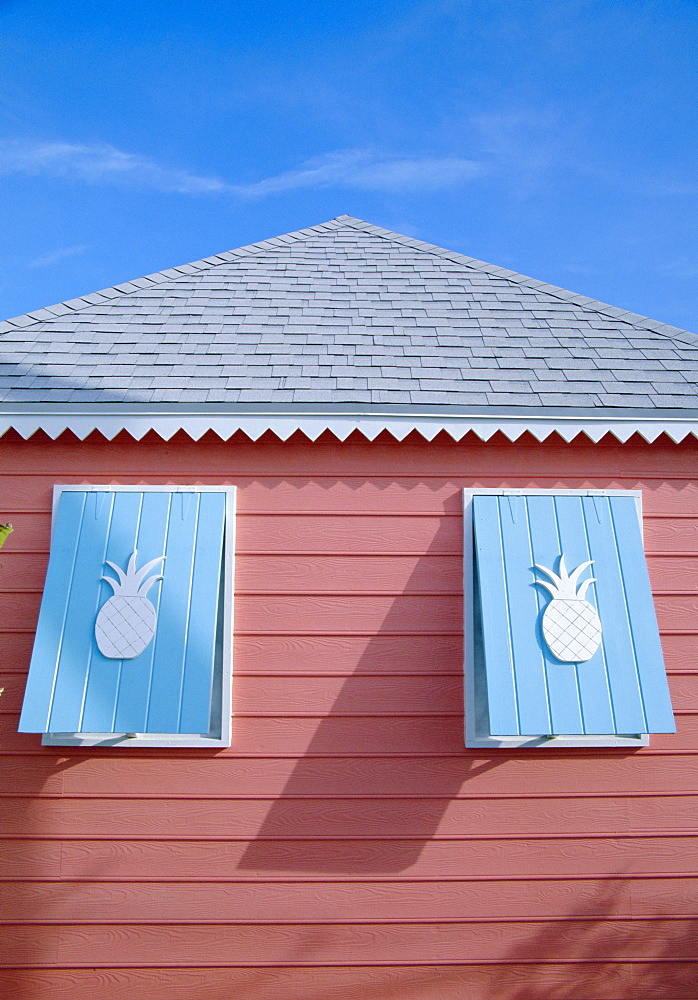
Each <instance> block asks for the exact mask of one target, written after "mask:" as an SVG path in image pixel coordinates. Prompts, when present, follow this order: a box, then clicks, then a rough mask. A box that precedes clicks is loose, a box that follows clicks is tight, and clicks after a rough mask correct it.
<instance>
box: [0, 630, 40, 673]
mask: <svg viewBox="0 0 698 1000" xmlns="http://www.w3.org/2000/svg"><path fill="white" fill-rule="evenodd" d="M33 645H34V632H33V631H28V632H24V633H21V632H6V631H4V630H3V631H2V632H0V664H1V665H2V670H3V671H6V672H9V671H17V672H18V673H22V674H24V675H26V673H27V671H28V670H29V661H30V660H31V655H32V647H33Z"/></svg>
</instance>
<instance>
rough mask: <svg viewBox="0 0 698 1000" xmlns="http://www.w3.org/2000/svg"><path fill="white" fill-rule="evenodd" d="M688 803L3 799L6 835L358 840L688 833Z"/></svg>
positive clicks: (1, 823)
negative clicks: (163, 834) (145, 806)
mask: <svg viewBox="0 0 698 1000" xmlns="http://www.w3.org/2000/svg"><path fill="white" fill-rule="evenodd" d="M696 807H697V799H696V797H695V796H681V797H672V796H670V795H667V796H655V797H650V798H647V797H636V798H633V796H630V795H626V796H622V797H620V796H619V797H617V798H616V797H609V798H600V799H597V800H596V801H593V802H591V801H589V800H587V799H576V798H561V797H558V798H550V799H541V800H537V801H536V806H535V809H532V808H531V805H530V802H528V801H527V800H525V799H523V800H521V799H504V800H502V799H494V798H493V799H469V800H467V801H466V800H462V799H456V800H449V799H433V798H432V799H426V798H405V799H377V800H376V799H370V798H367V799H358V800H357V799H348V800H346V799H337V798H335V799H278V800H277V801H275V802H274V803H273V804H270V802H269V800H267V799H246V800H242V801H240V800H222V799H196V800H194V799H188V800H187V806H186V809H183V808H182V805H181V801H180V800H178V799H175V800H172V799H153V800H151V802H150V803H149V804H148V809H147V810H146V809H143V806H142V803H140V802H138V801H134V800H132V799H103V800H100V799H77V798H73V799H70V798H67V797H66V798H65V799H62V800H55V799H36V800H31V799H22V798H15V799H12V798H10V797H7V798H4V799H2V800H0V829H2V830H3V831H4V833H5V834H6V835H8V836H11V837H15V836H21V835H22V834H23V833H31V834H32V835H33V836H44V837H45V836H48V835H53V836H57V837H85V836H91V837H138V836H146V837H153V836H157V835H158V833H159V832H161V831H162V830H163V829H165V828H166V829H167V832H168V835H169V836H171V837H176V838H180V837H181V838H188V837H202V838H203V837H213V838H224V839H225V838H230V839H233V838H238V839H244V840H248V839H253V838H261V839H273V840H279V839H284V840H286V839H292V838H299V839H305V838H308V837H311V838H318V839H321V838H323V837H328V838H333V837H337V838H341V839H354V838H358V839H361V838H363V837H371V838H376V837H410V838H416V839H429V838H431V837H435V838H438V837H446V838H453V837H476V836H497V835H498V836H515V837H523V836H532V837H543V836H547V835H551V834H553V835H569V833H570V831H571V830H574V831H575V833H576V834H577V835H578V836H585V835H593V834H603V835H610V834H617V835H621V836H622V835H624V834H632V833H640V832H643V831H645V832H652V833H667V834H669V833H673V832H686V833H688V832H690V831H691V830H693V829H695V818H696Z"/></svg>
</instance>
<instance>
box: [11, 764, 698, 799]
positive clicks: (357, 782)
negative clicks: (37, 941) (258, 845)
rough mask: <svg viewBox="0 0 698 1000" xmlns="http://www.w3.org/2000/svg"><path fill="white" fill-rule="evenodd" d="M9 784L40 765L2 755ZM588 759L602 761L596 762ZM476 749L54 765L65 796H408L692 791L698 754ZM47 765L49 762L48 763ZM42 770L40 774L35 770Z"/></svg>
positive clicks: (697, 772)
mask: <svg viewBox="0 0 698 1000" xmlns="http://www.w3.org/2000/svg"><path fill="white" fill-rule="evenodd" d="M6 764H7V765H8V767H9V770H8V776H7V788H8V790H10V789H11V788H12V787H13V785H14V787H15V789H16V788H17V784H16V783H17V782H18V781H23V780H26V778H28V777H29V776H30V774H32V773H34V772H33V768H36V767H37V765H36V763H34V758H32V757H18V758H8V759H7V761H6ZM592 764H598V765H599V766H597V767H594V766H591V765H592ZM491 765H492V759H491V757H488V756H486V755H484V754H483V755H478V754H477V753H471V754H465V753H463V754H462V755H461V756H455V757H446V758H429V757H427V758H419V757H409V758H396V757H382V758H381V757H373V758H366V757H357V758H354V759H352V758H332V757H316V758H309V759H303V758H299V759H298V760H284V759H281V760H275V759H269V758H265V759H263V760H255V759H242V760H239V759H237V758H235V757H218V758H216V759H215V760H214V761H203V760H191V759H188V758H187V757H186V756H184V755H183V754H180V755H179V756H178V758H177V760H176V765H175V764H173V761H172V758H171V757H166V756H164V757H162V758H158V759H153V758H152V757H149V758H147V759H142V758H141V759H138V758H136V759H128V760H124V759H123V757H122V758H121V759H114V757H113V756H111V757H108V756H102V757H99V758H93V759H90V758H87V759H83V760H80V761H79V762H78V761H76V762H75V763H74V766H72V767H65V766H64V764H51V765H50V766H51V767H53V768H60V769H61V774H62V781H63V785H62V787H63V789H64V791H65V794H66V795H71V796H73V795H75V796H85V797H90V796H99V795H103V796H106V797H111V796H119V795H121V796H124V795H132V796H134V797H138V796H142V797H143V798H145V799H150V798H161V797H167V796H168V795H169V796H177V795H181V796H188V795H192V796H194V797H197V796H207V795H211V796H222V797H236V798H237V797H241V796H245V795H251V794H255V795H258V796H270V797H276V796H280V795H285V796H289V795H297V796H304V795H308V796H321V797H334V796H340V797H341V796H349V795H373V796H386V797H388V798H393V797H396V796H405V795H427V796H435V797H438V796H451V797H463V798H468V797H469V796H477V795H491V796H495V795H512V796H521V795H529V796H530V795H544V796H545V795H550V794H551V792H552V791H553V790H554V792H555V794H557V795H563V794H569V795H573V794H579V795H594V794H597V795H600V794H603V795H618V794H623V793H626V794H632V793H636V794H642V793H645V794H650V793H654V794H662V793H664V794H667V793H670V792H672V791H677V792H679V791H681V792H696V793H698V755H696V757H695V758H689V759H686V758H685V757H675V758H673V759H671V758H670V759H666V758H662V757H657V756H655V757H652V756H649V755H646V754H636V755H634V756H632V755H627V756H622V757H611V758H606V759H604V758H603V757H596V758H591V759H590V758H589V757H588V756H586V755H585V756H584V757H583V758H581V759H580V758H577V757H574V756H567V757H564V756H562V755H558V756H557V757H555V758H552V759H550V760H547V759H546V758H543V759H541V757H540V756H539V755H537V756H534V757H533V758H531V757H530V756H529V757H528V758H524V759H521V757H518V758H516V757H512V758H510V759H508V760H506V761H502V762H501V763H500V764H499V766H496V767H492V766H491ZM46 772H49V768H48V767H47V768H46ZM39 773H41V772H39Z"/></svg>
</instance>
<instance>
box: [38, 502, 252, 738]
mask: <svg viewBox="0 0 698 1000" xmlns="http://www.w3.org/2000/svg"><path fill="white" fill-rule="evenodd" d="M234 550H235V488H234V487H225V486H221V487H215V486H202V487H198V486H196V487H190V486H120V485H118V486H115V485H109V486H82V485H81V486H56V487H55V488H54V510H53V523H52V539H51V550H50V557H49V565H48V570H47V576H46V584H45V587H44V593H43V598H42V604H41V610H40V613H39V622H38V625H37V631H36V638H35V642H34V651H33V654H32V660H31V665H30V669H29V677H28V679H27V687H26V692H25V698H24V705H23V708H22V715H21V718H20V726H19V729H20V731H21V732H40V733H42V734H43V736H42V741H43V743H44V744H48V745H60V746H63V745H86V746H95V745H96V746H130V747H134V746H214V747H215V746H230V743H231V712H232V702H231V683H232V611H233V608H232V596H233V594H232V588H233V559H234Z"/></svg>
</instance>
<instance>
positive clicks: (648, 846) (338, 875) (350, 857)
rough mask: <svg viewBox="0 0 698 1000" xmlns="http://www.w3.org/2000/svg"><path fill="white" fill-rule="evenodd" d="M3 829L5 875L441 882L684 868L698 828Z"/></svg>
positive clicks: (695, 858) (0, 860)
mask: <svg viewBox="0 0 698 1000" xmlns="http://www.w3.org/2000/svg"><path fill="white" fill-rule="evenodd" d="M29 833H31V839H28V840H18V839H16V838H3V839H2V841H1V843H2V850H1V851H0V873H1V877H2V878H3V879H21V880H25V879H30V878H38V879H45V878H51V877H52V875H53V873H54V872H56V871H57V866H58V865H59V864H60V869H61V873H62V877H63V878H65V879H86V880H88V881H93V880H94V879H96V878H98V877H99V878H101V879H109V880H111V881H129V882H131V881H134V880H136V881H141V880H142V881H154V882H157V881H159V880H163V879H164V880H166V881H176V880H183V881H206V882H211V881H213V882H220V881H228V882H249V881H250V880H252V881H255V882H257V881H269V880H272V879H274V880H279V881H280V882H284V881H288V880H291V881H294V882H296V881H298V882H304V881H318V879H324V880H330V881H338V880H343V881H348V882H353V881H355V880H356V879H357V878H361V879H374V880H376V879H377V880H381V881H382V880H384V879H385V878H387V877H389V878H399V879H401V880H403V881H411V880H414V879H417V880H424V879H430V880H433V881H434V884H435V885H436V886H438V885H439V884H440V883H442V882H449V881H452V880H456V881H461V880H462V879H463V875H464V873H466V874H467V876H468V877H469V878H476V877H480V878H489V879H516V878H520V877H521V875H522V873H525V875H526V877H527V878H531V877H533V876H540V877H556V878H564V877H569V878H574V877H578V876H589V877H600V876H607V877H608V878H611V879H613V880H615V879H616V878H618V877H623V878H629V877H631V876H632V875H642V876H645V875H647V874H651V875H681V874H686V873H691V872H693V871H695V870H696V866H698V834H689V835H685V836H678V837H671V836H661V835H660V836H648V837H638V836H635V837H633V836H632V835H630V834H628V833H625V832H624V833H623V835H622V836H616V835H613V836H609V837H583V836H574V837H573V836H567V837H562V838H548V839H545V838H541V839H539V840H533V839H531V838H527V837H526V838H518V839H506V840H497V839H496V838H492V839H488V840H485V839H482V838H478V837H473V838H469V839H464V838H455V839H452V840H447V839H446V840H431V841H428V842H426V843H423V842H420V841H418V842H416V843H415V842H414V841H410V840H406V839H404V838H401V837H399V836H396V837H394V838H392V839H390V840H375V839H371V838H370V837H369V838H367V839H365V840H353V841H349V840H344V841H342V840H326V841H320V840H312V839H308V840H306V841H303V842H299V841H298V840H287V841H285V840H268V841H264V842H257V843H255V844H254V845H252V846H253V850H251V849H250V848H251V845H250V844H249V843H247V842H245V841H234V840H229V839H227V838H221V839H220V840H212V841H205V840H195V839H194V840H189V841H182V840H174V839H172V838H171V836H169V834H170V831H168V830H167V829H162V830H160V831H158V835H157V836H156V837H155V838H154V839H150V840H148V839H141V840H137V839H129V838H127V837H122V838H120V839H118V840H94V839H87V838H84V837H77V838H75V839H70V840H64V841H58V840H43V839H41V838H39V837H37V835H36V833H34V832H31V831H28V834H29Z"/></svg>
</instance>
